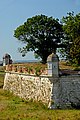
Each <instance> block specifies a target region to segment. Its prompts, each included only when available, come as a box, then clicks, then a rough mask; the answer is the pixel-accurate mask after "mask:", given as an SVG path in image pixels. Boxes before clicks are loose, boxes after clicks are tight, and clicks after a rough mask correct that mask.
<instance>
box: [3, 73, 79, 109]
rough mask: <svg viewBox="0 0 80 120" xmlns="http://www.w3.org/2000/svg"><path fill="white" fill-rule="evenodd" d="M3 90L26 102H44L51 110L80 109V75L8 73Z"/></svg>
mask: <svg viewBox="0 0 80 120" xmlns="http://www.w3.org/2000/svg"><path fill="white" fill-rule="evenodd" d="M3 89H4V90H9V91H11V92H13V93H14V94H15V95H17V96H19V97H20V98H23V99H25V100H27V99H28V100H31V99H32V100H33V101H34V100H36V101H42V102H43V103H44V104H47V106H48V107H49V108H50V109H56V108H60V109H64V108H80V75H66V76H60V77H53V76H52V77H51V76H48V75H42V76H35V75H27V74H25V73H16V72H13V71H12V72H11V71H10V72H9V71H7V72H6V73H5V78H4V86H3Z"/></svg>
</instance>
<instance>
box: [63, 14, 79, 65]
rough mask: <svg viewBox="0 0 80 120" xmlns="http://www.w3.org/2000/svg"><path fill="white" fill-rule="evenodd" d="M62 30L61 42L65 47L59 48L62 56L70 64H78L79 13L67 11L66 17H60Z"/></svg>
mask: <svg viewBox="0 0 80 120" xmlns="http://www.w3.org/2000/svg"><path fill="white" fill-rule="evenodd" d="M62 23H63V31H64V36H65V39H64V41H63V43H64V44H65V45H66V48H63V49H61V53H62V55H63V56H66V58H67V60H69V61H70V63H71V64H77V65H79V64H80V13H79V14H77V15H74V12H72V13H68V15H67V16H66V17H63V18H62Z"/></svg>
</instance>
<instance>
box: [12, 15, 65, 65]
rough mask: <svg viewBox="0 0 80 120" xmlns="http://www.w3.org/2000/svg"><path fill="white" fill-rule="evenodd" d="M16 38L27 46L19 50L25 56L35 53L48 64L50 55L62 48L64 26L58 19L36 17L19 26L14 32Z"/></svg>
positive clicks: (43, 16)
mask: <svg viewBox="0 0 80 120" xmlns="http://www.w3.org/2000/svg"><path fill="white" fill-rule="evenodd" d="M14 37H16V38H17V39H18V40H19V41H21V42H23V43H25V44H26V46H25V47H23V48H20V49H19V51H20V52H21V53H23V56H24V55H25V53H27V52H28V51H34V53H35V56H36V57H38V56H39V57H40V58H41V59H42V62H43V63H46V60H47V57H48V55H49V54H51V53H52V52H53V51H56V49H57V48H58V47H60V46H61V45H60V43H61V41H62V38H63V31H62V25H61V24H60V23H59V22H58V19H54V18H52V17H47V16H45V15H36V16H34V17H32V18H29V19H27V21H26V22H25V23H24V24H23V25H21V26H19V27H18V28H17V29H16V30H15V31H14ZM61 47H62V46H61Z"/></svg>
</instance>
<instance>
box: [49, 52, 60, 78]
mask: <svg viewBox="0 0 80 120" xmlns="http://www.w3.org/2000/svg"><path fill="white" fill-rule="evenodd" d="M47 65H48V75H50V76H54V77H58V76H59V58H58V56H57V55H56V54H54V53H52V54H51V55H49V56H48V58H47Z"/></svg>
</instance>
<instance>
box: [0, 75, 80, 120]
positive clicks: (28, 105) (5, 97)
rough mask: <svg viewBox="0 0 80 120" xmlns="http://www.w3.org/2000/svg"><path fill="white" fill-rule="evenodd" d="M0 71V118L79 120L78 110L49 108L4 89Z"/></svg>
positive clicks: (16, 119)
mask: <svg viewBox="0 0 80 120" xmlns="http://www.w3.org/2000/svg"><path fill="white" fill-rule="evenodd" d="M3 80H4V73H2V74H1V73H0V120H80V110H49V109H47V107H46V105H43V104H42V103H40V102H32V101H26V100H23V99H20V98H19V97H17V96H14V95H13V94H12V93H10V92H9V91H4V90H3V89H2V87H3Z"/></svg>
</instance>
